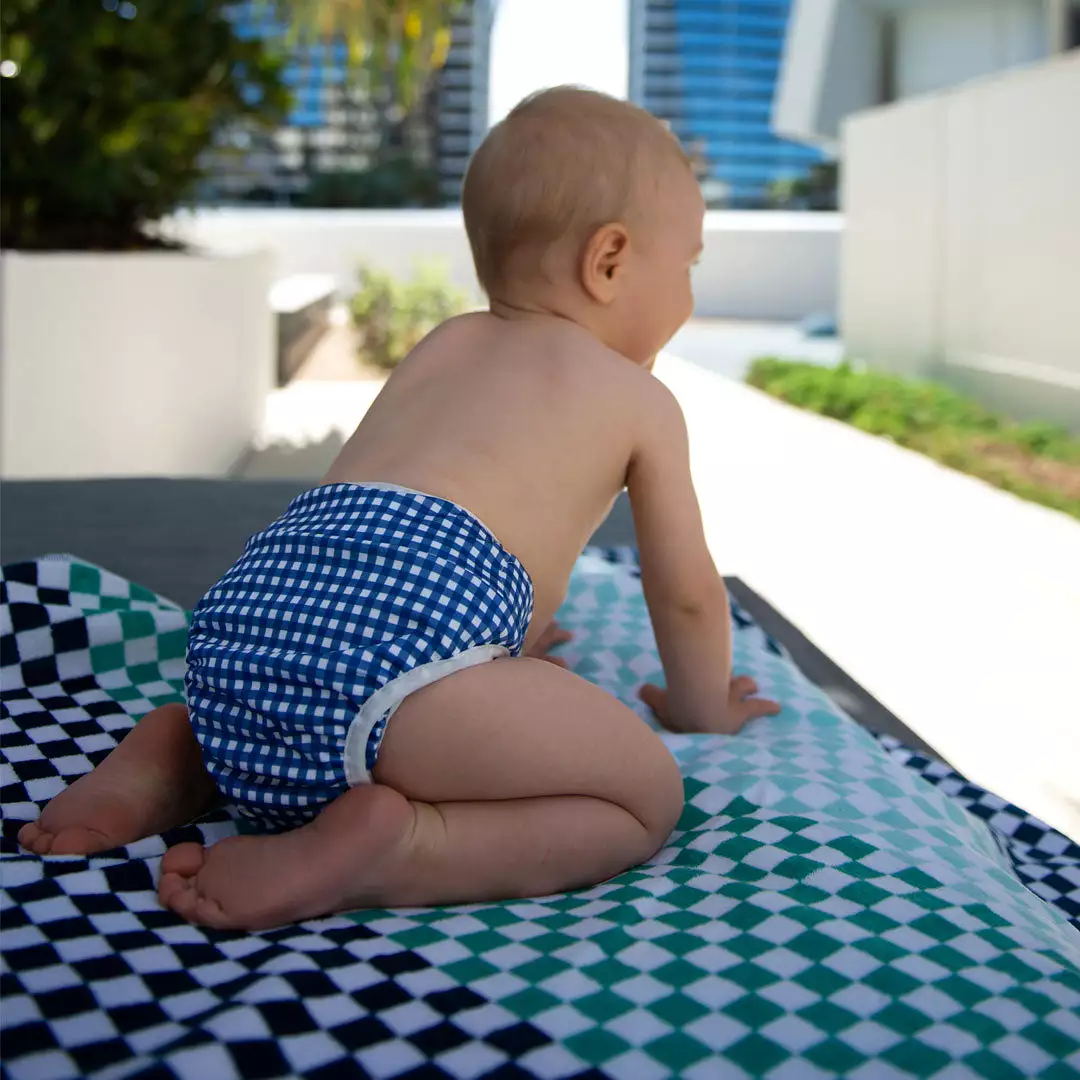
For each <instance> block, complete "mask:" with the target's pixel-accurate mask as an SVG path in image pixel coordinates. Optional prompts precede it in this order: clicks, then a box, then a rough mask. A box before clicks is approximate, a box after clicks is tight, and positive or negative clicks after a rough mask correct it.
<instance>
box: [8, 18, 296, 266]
mask: <svg viewBox="0 0 1080 1080" xmlns="http://www.w3.org/2000/svg"><path fill="white" fill-rule="evenodd" d="M230 6H231V3H230V0H137V2H135V3H119V2H117V0H105V2H102V0H4V3H3V7H2V8H0V54H2V55H3V57H4V59H5V60H7V61H11V62H13V63H15V64H17V65H18V73H17V74H16V75H15V77H14V78H6V79H4V80H3V82H4V86H3V94H2V95H0V157H2V171H3V188H2V191H0V231H2V233H3V244H4V246H5V247H11V248H28V249H38V250H125V249H128V248H139V247H147V246H151V245H153V244H155V241H154V239H153V238H152V237H151V236H148V234H147V232H146V226H147V225H148V224H151V223H153V222H155V221H157V220H158V219H160V218H161V217H163V216H165V215H167V214H169V213H171V212H172V211H174V210H175V209H176V208H177V207H178V206H179V205H181V204H182V203H183V202H185V201H186V200H187V199H188V198H189V197H191V196H192V194H193V193H194V190H195V187H196V185H197V183H198V181H199V180H200V178H201V176H202V166H201V160H200V159H201V158H202V156H203V154H204V152H205V151H206V150H207V149H208V148H209V147H210V146H211V145H212V144H213V143H214V141H215V137H216V136H217V135H218V134H219V133H220V132H223V131H225V130H227V129H228V128H230V127H231V126H233V125H235V124H240V125H272V124H275V123H277V122H278V121H279V120H280V119H281V118H282V117H283V116H284V113H285V110H286V109H287V107H288V102H289V97H288V93H287V91H286V89H285V86H284V83H283V81H282V58H281V57H280V56H275V55H273V54H272V53H271V52H270V51H269V49H268V47H267V46H266V45H265V43H264V42H263V41H261V40H259V39H257V38H250V39H242V38H241V37H240V36H239V35H238V34H237V33H236V30H235V28H234V26H233V24H232V22H231V21H230V20H229V18H228V17H227V12H228V10H229V8H230Z"/></svg>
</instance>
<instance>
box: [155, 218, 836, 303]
mask: <svg viewBox="0 0 1080 1080" xmlns="http://www.w3.org/2000/svg"><path fill="white" fill-rule="evenodd" d="M842 224H843V221H842V218H841V217H840V216H839V215H836V214H809V213H807V214H803V213H790V214H789V213H771V212H762V213H735V212H724V211H716V212H710V213H709V214H708V215H706V219H705V250H704V252H703V255H702V260H701V264H700V266H699V267H698V268H697V270H696V272H695V277H694V282H695V291H696V294H697V301H698V305H697V314H698V315H701V316H728V317H733V318H747V319H800V318H802V317H803V316H805V315H808V314H811V313H814V312H829V313H831V312H834V311H835V310H836V303H837V276H838V272H839V270H838V264H839V244H840V231H841V229H842ZM169 231H170V232H172V233H173V234H174V235H179V236H182V237H184V238H186V239H188V240H189V241H191V242H193V243H196V244H200V245H202V246H204V247H206V248H208V249H210V250H213V251H224V252H242V251H250V250H252V249H258V250H268V251H270V252H272V253H273V255H274V257H275V274H276V276H277V277H278V278H281V277H285V276H288V275H291V274H332V275H333V276H334V278H335V280H336V282H337V287H338V290H339V291H340V292H341V294H342V295H347V294H348V293H349V292H350V291H351V290H352V289H353V288H354V287H355V281H356V268H357V266H358V265H359V264H360V263H361V262H368V263H370V264H371V265H373V266H377V267H379V268H383V269H387V270H391V271H393V272H395V273H400V274H407V273H409V272H410V271H411V269H412V267H413V266H414V265H415V264H416V262H417V261H418V260H430V259H436V260H439V261H441V262H443V263H444V265H445V266H446V267H447V268H448V270H449V272H450V278H451V280H452V281H453V282H454V283H455V284H456V285H458V286H459V287H461V288H465V289H467V290H469V291H470V292H471V293H473V294H474V295H476V296H477V297H479V296H480V289H479V286H478V284H477V282H476V276H475V274H474V272H473V267H472V256H471V254H470V252H469V243H468V240H467V238H466V236H465V227H464V224H463V222H462V217H461V212H460V211H459V210H409V211H406V210H206V211H200V212H198V213H197V214H194V215H189V216H184V217H182V218H178V219H176V221H174V222H172V223H171V224H170V226H169Z"/></svg>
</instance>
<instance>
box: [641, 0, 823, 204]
mask: <svg viewBox="0 0 1080 1080" xmlns="http://www.w3.org/2000/svg"><path fill="white" fill-rule="evenodd" d="M631 5H632V7H631V12H632V14H631V34H630V49H631V61H630V71H631V86H630V93H631V97H632V98H633V99H634V100H635V101H637V102H639V103H640V104H642V105H644V106H645V108H647V109H648V110H649V111H650V112H652V113H654V114H655V115H656V116H659V117H660V118H661V119H663V120H667V121H668V122H669V123H670V124H671V127H672V130H673V131H674V132H675V133H676V135H678V137H679V138H680V140H681V141H682V142H683V145H684V146H685V147H686V149H687V151H688V152H689V153H690V155H691V157H692V158H693V159H694V161H695V167H696V168H697V170H698V173H699V176H700V178H701V181H702V188H703V190H704V191H705V193H706V197H707V198H708V200H709V202H710V204H711V205H714V206H728V207H733V208H758V207H765V206H768V205H770V187H771V185H772V184H773V183H774V182H775V181H778V180H784V179H790V178H795V177H800V176H803V175H804V174H805V173H806V172H807V171H808V170H809V169H810V168H811V167H812V166H814V165H815V164H817V163H819V162H821V161H822V155H821V154H820V152H819V151H817V150H815V149H812V148H809V147H806V146H803V145H801V144H799V143H794V142H790V141H788V140H786V139H781V138H779V137H777V136H776V135H774V134H773V132H772V129H771V126H770V116H771V112H772V102H773V97H774V96H775V93H776V83H777V79H778V78H779V75H780V65H781V62H782V56H783V48H784V35H785V33H786V32H787V23H788V18H789V16H790V4H789V0H631Z"/></svg>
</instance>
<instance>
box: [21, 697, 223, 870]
mask: <svg viewBox="0 0 1080 1080" xmlns="http://www.w3.org/2000/svg"><path fill="white" fill-rule="evenodd" d="M216 795H217V790H216V789H215V787H214V782H213V781H212V780H211V779H210V776H209V775H208V774H207V772H206V770H205V769H204V768H203V763H202V752H201V751H200V749H199V744H198V743H197V742H196V741H195V735H194V733H193V732H192V730H191V724H190V723H189V722H188V715H187V709H186V708H185V706H183V705H179V704H177V705H163V706H162V707H161V708H159V709H155V710H154V711H153V712H152V713H150V714H149V715H148V716H147V717H146V718H145V719H144V720H142V721H141V722H140V723H138V724H136V725H135V727H134V728H132V729H131V731H130V732H129V733H128V735H127V736H126V737H125V738H124V740H123V741H122V742H121V743H120V745H119V746H118V747H117V748H116V749H115V750H114V751H113V752H112V753H111V754H110V755H109V756H108V757H107V758H106V759H105V760H104V761H103V762H102V763H101V764H100V765H99V766H98V767H97V768H96V769H94V771H93V772H91V773H87V774H86V775H85V776H81V777H80V778H79V779H78V780H76V781H75V783H74V784H72V785H71V786H70V787H69V788H67V789H66V790H65V791H62V792H61V793H60V794H59V795H57V797H56V798H55V799H53V800H52V801H51V802H50V803H49V805H48V806H46V807H45V810H44V811H43V812H42V815H41V817H40V818H38V820H37V821H34V822H31V823H29V824H27V825H24V826H23V827H22V829H21V830H20V831H19V843H20V844H22V846H23V847H24V848H26V849H27V850H28V851H33V852H35V853H36V854H38V855H92V854H94V853H95V852H98V851H108V850H109V849H111V848H115V847H119V846H120V845H122V844H130V843H133V842H134V841H136V840H140V839H142V837H144V836H149V835H150V834H152V833H157V832H164V831H165V830H166V829H171V828H174V827H175V826H177V825H183V824H184V823H186V822H188V821H191V819H192V818H195V817H198V816H199V815H200V814H202V813H204V812H205V811H206V810H207V809H208V808H209V806H210V804H211V803H212V802H213V801H214V798H215V797H216Z"/></svg>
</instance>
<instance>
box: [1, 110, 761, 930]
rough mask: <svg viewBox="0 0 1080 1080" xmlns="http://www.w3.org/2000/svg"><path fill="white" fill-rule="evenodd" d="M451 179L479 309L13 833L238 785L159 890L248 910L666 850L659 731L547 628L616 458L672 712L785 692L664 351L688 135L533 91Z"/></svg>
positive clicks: (95, 846) (187, 808)
mask: <svg viewBox="0 0 1080 1080" xmlns="http://www.w3.org/2000/svg"><path fill="white" fill-rule="evenodd" d="M463 204H464V213H465V225H466V228H467V230H468V235H469V242H470V244H471V246H472V252H473V256H474V259H475V263H476V271H477V274H478V276H479V279H480V282H481V283H482V285H483V287H484V289H485V291H486V293H487V295H488V297H489V299H490V309H489V310H488V311H486V312H483V313H477V314H472V315H466V316H463V317H460V318H456V319H452V320H450V321H449V322H447V323H445V324H444V325H442V326H440V327H439V328H438V329H437V330H435V331H434V332H433V333H432V334H431V335H430V336H429V337H427V338H426V339H425V340H424V341H423V342H421V343H420V345H419V346H417V348H416V349H415V350H414V351H413V352H412V354H411V355H410V356H408V357H407V358H406V359H405V360H404V361H403V362H402V363H401V365H400V366H399V367H398V368H397V370H396V371H395V372H394V373H393V375H392V376H391V377H390V379H389V380H388V382H387V383H386V387H385V389H384V390H383V391H382V393H381V394H380V395H379V397H378V399H377V400H376V401H375V403H374V404H373V405H372V407H371V409H370V411H369V412H368V413H367V415H366V416H365V417H364V419H363V422H362V423H361V424H360V426H359V427H358V428H357V430H356V433H355V434H354V435H353V436H352V438H351V439H350V440H349V442H348V443H347V444H346V446H345V447H344V449H343V450H342V452H341V454H340V455H339V457H338V459H337V460H336V461H335V462H334V464H333V465H332V467H331V468H330V471H329V473H327V475H326V477H325V478H324V479H323V482H322V485H321V486H319V487H317V488H314V489H313V490H311V491H308V492H306V493H305V494H303V495H300V496H298V497H297V498H296V499H295V500H293V502H292V503H291V505H290V506H289V508H288V509H287V510H286V512H285V513H284V514H283V515H282V517H280V518H279V519H278V520H277V521H275V522H274V523H273V524H271V525H270V526H268V527H267V528H266V529H265V530H264V531H263V532H260V533H257V534H256V535H255V536H253V537H252V538H251V539H250V540H249V541H248V543H247V545H246V547H245V549H244V552H243V554H242V555H241V556H240V558H239V560H238V561H237V562H236V563H235V565H234V566H233V567H232V568H231V569H230V570H229V571H228V572H227V573H226V574H225V576H224V577H223V578H222V579H221V580H220V581H219V582H218V583H217V584H216V585H215V586H214V587H213V588H212V589H211V590H210V591H209V592H208V593H207V594H206V596H205V597H204V598H203V599H202V601H200V603H199V605H198V607H197V608H196V610H195V613H194V619H193V622H192V626H191V632H190V639H189V646H188V670H187V676H186V689H187V710H185V708H184V707H183V706H181V705H173V706H166V707H164V708H162V709H158V710H155V712H153V713H151V714H150V715H149V716H147V717H146V718H145V719H143V720H142V721H140V723H139V724H138V725H137V726H136V727H135V728H134V729H133V731H132V732H131V734H130V735H129V736H128V737H127V738H126V739H125V740H124V741H123V743H121V745H120V746H119V747H118V748H117V749H116V751H114V753H113V754H112V755H111V756H110V757H109V758H108V759H107V760H106V761H105V762H103V763H102V765H101V767H100V768H99V769H98V770H96V771H95V772H94V773H92V774H90V775H89V776H87V777H85V778H83V779H82V780H80V781H79V782H78V783H77V784H75V785H73V786H72V787H71V788H70V789H69V790H68V791H66V792H64V793H63V794H61V795H60V796H58V797H57V799H56V800H54V801H53V802H52V803H51V804H50V805H49V806H48V807H47V808H46V810H45V811H44V813H43V814H42V816H41V818H40V820H39V821H38V822H36V823H34V824H32V825H27V826H25V827H24V829H23V831H22V833H21V834H20V840H21V841H22V843H23V844H24V845H25V846H27V847H28V848H30V849H31V850H34V851H37V852H39V853H47V852H52V853H73V852H89V851H94V850H101V849H103V848H106V847H112V846H115V845H116V844H119V843H126V842H129V841H131V840H134V839H136V838H137V837H138V836H140V835H145V834H147V833H150V832H155V831H159V830H161V829H163V828H166V827H169V826H172V825H176V824H178V823H180V822H183V821H186V820H189V819H190V818H191V817H193V816H194V815H196V814H198V813H200V812H201V811H203V810H205V809H206V808H207V806H208V805H209V804H210V803H211V802H212V800H213V799H214V798H215V797H216V795H217V793H218V792H220V793H222V794H224V795H225V796H226V797H227V799H228V800H229V802H230V803H231V804H232V805H233V806H234V807H235V808H236V812H237V813H238V814H239V815H241V816H242V817H243V818H246V819H247V820H248V821H249V822H251V823H252V824H253V825H255V826H257V828H258V830H259V834H258V835H242V836H238V837H233V838H230V839H227V840H224V841H222V842H220V843H218V844H215V845H213V846H212V847H210V848H209V849H206V848H203V847H201V846H200V845H198V844H190V843H188V844H181V845H179V846H177V847H174V848H172V849H171V850H170V851H169V852H168V853H167V854H166V855H165V857H164V859H163V861H162V874H161V881H160V886H159V893H160V898H161V901H162V903H163V904H165V905H166V906H167V907H169V908H171V909H173V910H174V911H176V912H178V913H179V914H181V915H183V916H184V917H186V918H188V919H191V920H192V921H194V922H199V923H204V924H207V925H209V926H213V927H219V928H245V929H259V928H263V927H269V926H274V925H278V924H281V923H285V922H290V921H293V920H297V919H303V918H309V917H315V916H320V915H326V914H329V913H331V912H336V911H343V910H348V909H355V908H362V907H396V906H417V905H433V904H456V903H466V902H476V901H490V900H497V899H504V898H511V897H526V896H536V895H544V894H548V893H554V892H560V891H564V890H568V889H575V888H580V887H583V886H589V885H593V884H595V883H597V882H599V881H602V880H604V879H606V878H609V877H612V876H613V875H615V874H618V873H620V872H621V871H623V870H626V869H628V868H629V867H631V866H634V865H636V864H638V863H641V862H643V861H644V860H646V859H648V858H650V857H651V856H652V855H653V854H654V853H655V852H656V851H657V850H658V849H659V848H660V847H661V846H662V845H663V843H664V842H665V841H666V840H667V838H668V836H669V834H670V833H671V830H672V829H673V827H674V826H675V823H676V821H677V820H678V818H679V816H680V813H681V811H682V808H683V788H682V781H681V778H680V775H679V770H678V769H677V767H676V765H675V762H674V760H673V759H672V757H671V754H670V753H669V752H668V751H667V749H666V748H665V747H664V745H663V743H662V742H661V740H660V738H659V737H658V736H657V735H656V734H655V733H654V732H653V731H652V730H651V729H650V728H649V727H648V726H647V725H646V724H644V723H643V722H642V721H641V720H640V719H639V718H638V717H637V716H636V715H635V714H634V713H633V712H632V711H631V710H630V709H628V708H627V707H626V706H625V705H623V704H621V703H620V702H619V701H617V700H615V699H614V698H612V697H610V696H609V695H608V694H606V693H604V692H603V691H602V690H600V689H598V688H597V687H596V686H593V685H591V684H590V683H588V682H586V681H585V680H584V679H581V678H579V677H577V676H576V675H573V674H571V673H570V672H569V671H567V670H565V669H563V668H561V667H559V666H557V665H554V664H550V663H543V662H541V659H540V658H541V657H542V656H543V654H544V653H545V652H546V650H547V647H548V646H549V645H550V644H551V642H552V641H553V640H555V632H554V631H553V630H552V629H551V627H552V625H553V623H552V620H553V618H554V615H555V612H556V609H557V608H558V607H559V605H560V603H561V602H562V600H563V597H564V595H565V593H566V588H567V582H568V579H569V576H570V572H571V570H572V568H573V566H574V562H575V560H576V558H577V556H578V555H579V553H580V552H581V550H582V547H583V546H584V545H585V544H586V543H587V541H588V539H589V537H590V536H591V535H592V533H593V531H594V530H595V528H596V527H597V526H598V525H599V523H600V522H601V521H602V520H603V519H604V517H605V515H606V514H607V512H608V510H609V509H610V507H611V504H612V501H613V500H614V499H615V497H616V496H617V494H618V493H619V492H620V491H621V490H622V489H623V488H624V487H625V488H628V489H629V495H630V501H631V505H632V508H633V514H634V523H635V526H636V532H637V539H638V544H639V547H640V552H641V572H642V585H643V588H644V592H645V598H646V601H647V603H648V607H649V612H650V615H651V618H652V622H653V626H654V629H655V631H656V639H657V644H658V646H659V651H660V658H661V660H662V662H663V667H664V674H665V679H666V683H667V689H666V691H663V690H660V689H658V688H656V687H646V688H644V689H643V690H642V697H643V699H644V700H645V701H646V702H647V703H648V704H649V705H650V706H651V707H652V708H653V710H654V711H655V713H656V714H657V717H658V719H659V720H660V722H661V723H662V724H663V725H664V726H665V727H666V728H668V729H669V730H671V731H676V732H716V733H721V734H730V733H732V732H735V731H737V730H738V729H739V728H740V727H741V726H742V725H743V724H744V723H745V722H746V721H747V720H748V719H750V718H752V717H755V716H762V715H766V714H774V713H776V712H777V711H778V707H777V706H776V705H774V704H773V703H772V702H767V701H763V700H760V699H755V698H752V697H751V695H752V694H754V693H756V687H755V686H754V685H753V683H752V682H751V681H750V680H749V679H736V680H734V681H733V680H732V677H731V641H730V615H729V609H728V599H727V594H726V592H725V589H724V584H723V580H722V579H721V577H720V576H719V575H718V573H717V571H716V569H715V567H714V565H713V561H712V558H711V557H710V555H709V550H708V548H707V547H706V543H705V537H704V534H703V529H702V523H701V514H700V511H699V509H698V503H697V499H696V496H695V494H694V487H693V484H692V482H691V477H690V466H689V459H688V448H687V432H686V425H685V423H684V420H683V416H682V413H681V411H680V409H679V406H678V404H677V403H676V401H675V399H674V397H673V396H672V395H671V393H670V392H669V391H668V390H667V389H666V388H665V387H664V386H663V384H661V383H660V382H659V381H657V380H656V379H655V378H654V377H653V376H652V374H651V367H652V362H653V359H654V357H655V356H656V354H657V352H658V351H659V350H660V349H661V347H662V346H663V345H664V344H665V343H666V342H667V341H668V340H669V339H670V338H671V336H672V334H674V333H675V331H676V330H677V329H678V328H679V327H680V326H681V325H682V323H683V322H684V321H685V320H686V319H687V318H688V317H689V315H690V313H691V309H692V304H693V301H692V295H691V288H690V270H691V267H692V266H693V265H694V262H695V261H696V259H697V257H698V254H699V253H700V251H701V246H702V241H701V235H702V233H701V230H702V218H703V214H704V206H703V203H702V199H701V194H700V192H699V190H698V185H697V183H696V181H695V179H694V176H693V173H692V172H691V169H690V166H689V164H688V162H687V159H686V158H685V156H684V155H683V153H682V151H681V150H680V148H679V146H678V144H677V142H676V141H675V139H674V138H673V137H672V136H671V135H670V134H669V132H668V131H667V130H666V129H665V128H664V127H663V125H661V124H660V123H659V122H658V121H657V120H655V119H654V118H653V117H651V116H650V115H649V114H648V113H646V112H644V111H642V110H640V109H638V108H636V107H634V106H632V105H629V104H627V103H625V102H622V101H617V100H614V99H612V98H608V97H606V96H604V95H602V94H598V93H593V92H590V91H585V90H578V89H572V88H560V89H555V90H549V91H545V92H543V93H540V94H537V95H535V96H534V97H531V98H529V99H527V100H526V101H524V102H522V103H521V104H520V105H519V106H518V107H517V108H516V109H515V110H514V111H513V112H512V113H511V114H510V115H509V116H508V117H507V118H506V120H504V121H503V122H502V123H501V124H499V125H497V126H496V127H495V128H494V129H493V130H492V131H491V133H490V134H489V135H488V137H487V139H486V140H485V141H484V143H483V145H482V146H481V147H480V149H479V150H478V151H477V152H476V155H475V157H474V158H473V160H472V163H471V165H470V168H469V172H468V175H467V177H466V180H465V187H464V192H463ZM188 711H190V718H189V715H188ZM250 831H251V830H248V832H250Z"/></svg>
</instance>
